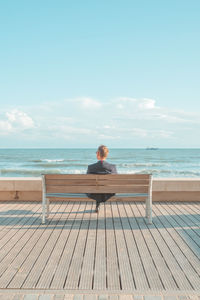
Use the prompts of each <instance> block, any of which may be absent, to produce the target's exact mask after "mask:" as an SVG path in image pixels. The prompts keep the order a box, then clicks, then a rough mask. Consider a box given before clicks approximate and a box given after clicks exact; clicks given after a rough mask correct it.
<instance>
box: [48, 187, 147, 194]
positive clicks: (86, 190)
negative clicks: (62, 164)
mask: <svg viewBox="0 0 200 300" xmlns="http://www.w3.org/2000/svg"><path fill="white" fill-rule="evenodd" d="M46 192H47V193H81V194H82V193H148V186H112V187H111V186H102V187H101V186H56V185H55V186H54V185H53V186H47V187H46Z"/></svg>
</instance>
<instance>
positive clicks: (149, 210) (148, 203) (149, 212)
mask: <svg viewBox="0 0 200 300" xmlns="http://www.w3.org/2000/svg"><path fill="white" fill-rule="evenodd" d="M146 218H147V219H148V224H152V177H151V178H150V184H149V193H148V198H147V199H146Z"/></svg>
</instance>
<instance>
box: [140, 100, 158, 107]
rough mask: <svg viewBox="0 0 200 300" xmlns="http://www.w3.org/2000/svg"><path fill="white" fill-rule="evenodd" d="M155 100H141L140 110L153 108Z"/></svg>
mask: <svg viewBox="0 0 200 300" xmlns="http://www.w3.org/2000/svg"><path fill="white" fill-rule="evenodd" d="M155 102H156V101H155V100H153V99H142V100H141V101H140V103H139V108H140V109H153V108H155Z"/></svg>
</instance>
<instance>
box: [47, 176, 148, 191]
mask: <svg viewBox="0 0 200 300" xmlns="http://www.w3.org/2000/svg"><path fill="white" fill-rule="evenodd" d="M43 176H44V177H43V178H44V182H45V192H46V193H47V194H53V193H55V194H58V193H67V194H68V193H76V194H83V193H117V194H120V193H121V194H123V193H126V194H127V193H130V194H131V193H132V194H133V193H136V194H140V193H141V194H148V193H149V187H150V184H151V175H150V174H106V175H100V174H80V175H79V174H48V175H43Z"/></svg>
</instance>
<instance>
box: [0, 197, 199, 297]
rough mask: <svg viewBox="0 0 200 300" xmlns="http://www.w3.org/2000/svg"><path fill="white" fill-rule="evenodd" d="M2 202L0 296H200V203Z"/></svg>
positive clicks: (0, 208) (0, 210)
mask: <svg viewBox="0 0 200 300" xmlns="http://www.w3.org/2000/svg"><path fill="white" fill-rule="evenodd" d="M94 209H95V203H93V202H83V203H79V202H64V203H61V202H56V203H51V213H50V216H49V220H48V221H47V223H46V224H45V225H42V224H41V203H37V202H27V203H26V202H0V299H3V300H6V299H9V300H10V299H11V300H14V299H15V300H18V299H19V300H20V299H25V300H29V299H30V300H36V299H40V300H50V299H52V300H54V299H57V300H58V299H59V300H60V299H62V300H63V299H75V300H79V299H80V300H81V299H85V300H87V299H89V300H91V299H92V300H93V299H102V300H103V299H108V300H109V299H111V300H112V299H113V300H114V299H119V300H121V299H127V300H129V299H137V300H142V299H144V300H152V299H153V298H155V299H156V300H160V299H166V300H173V299H178V298H180V299H182V300H186V299H187V298H188V299H199V296H200V203H199V202H184V203H181V202H177V203H176V202H171V203H170V202H164V203H163V202H162V203H159V202H156V203H154V204H153V224H152V225H148V224H147V223H146V220H145V218H144V214H145V207H144V204H143V203H120V202H110V203H106V204H103V205H102V206H101V208H100V211H99V213H98V214H96V213H94Z"/></svg>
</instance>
